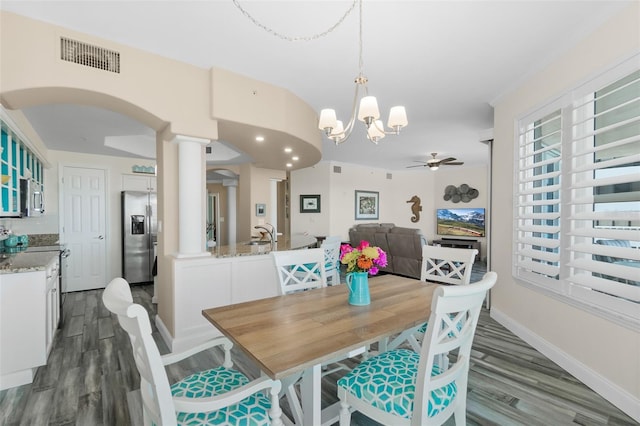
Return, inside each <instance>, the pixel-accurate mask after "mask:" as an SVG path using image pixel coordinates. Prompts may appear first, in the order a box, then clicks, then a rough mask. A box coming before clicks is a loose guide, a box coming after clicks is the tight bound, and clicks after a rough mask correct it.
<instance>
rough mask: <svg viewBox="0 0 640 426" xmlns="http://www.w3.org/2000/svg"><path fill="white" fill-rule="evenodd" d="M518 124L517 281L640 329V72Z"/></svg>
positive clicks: (620, 73)
mask: <svg viewBox="0 0 640 426" xmlns="http://www.w3.org/2000/svg"><path fill="white" fill-rule="evenodd" d="M628 66H629V65H626V67H628ZM636 68H637V66H636ZM518 127H519V137H518V150H517V153H516V156H517V158H516V160H515V161H516V170H517V185H516V188H515V200H516V203H515V204H516V205H515V212H514V213H515V214H514V220H515V223H514V232H515V238H514V245H515V246H514V256H515V257H514V263H513V269H514V276H516V277H517V278H519V280H520V281H521V282H524V283H529V284H533V285H535V286H537V287H541V288H544V289H547V290H549V291H551V292H553V293H555V294H558V295H560V296H562V297H564V298H568V299H570V301H571V302H575V303H577V304H579V305H581V306H588V307H589V308H591V309H593V310H595V311H597V312H600V313H602V314H604V315H605V316H607V317H610V318H615V319H617V320H620V321H622V322H624V323H625V324H633V326H634V327H640V279H639V278H638V277H639V276H640V178H639V177H640V70H637V69H633V68H632V70H630V69H628V68H627V69H625V66H621V67H618V68H617V69H616V70H614V71H611V72H610V73H609V74H608V75H603V76H600V77H598V78H597V79H594V80H593V81H591V82H589V83H587V84H585V85H583V86H581V87H579V88H577V89H575V90H573V91H571V92H570V93H567V94H566V95H565V96H563V97H562V98H561V99H559V100H557V101H555V102H554V103H552V104H549V105H547V106H545V107H544V108H542V109H540V110H539V111H537V112H535V113H533V114H531V115H529V116H527V117H524V118H523V119H521V120H520V121H519V123H518Z"/></svg>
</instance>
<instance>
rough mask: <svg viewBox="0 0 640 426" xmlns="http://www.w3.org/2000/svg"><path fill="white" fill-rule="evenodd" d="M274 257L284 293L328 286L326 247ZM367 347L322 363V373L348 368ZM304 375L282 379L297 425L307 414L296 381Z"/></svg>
mask: <svg viewBox="0 0 640 426" xmlns="http://www.w3.org/2000/svg"><path fill="white" fill-rule="evenodd" d="M271 257H272V258H273V262H274V265H275V267H276V271H277V275H278V282H279V283H280V294H281V295H283V296H284V295H287V294H291V293H294V292H298V291H305V290H312V289H315V288H321V287H326V286H327V275H326V272H325V251H324V249H322V248H316V249H307V250H288V251H272V252H271ZM365 350H366V348H365V347H362V348H359V349H356V350H353V351H351V352H349V353H348V354H345V356H343V357H339V358H336V359H333V360H330V361H328V362H326V363H325V364H323V366H322V370H323V371H322V375H323V376H325V375H327V374H331V373H334V372H336V371H339V370H343V369H346V370H348V368H347V367H346V365H344V364H342V363H340V361H342V360H343V359H345V358H350V357H354V356H356V355H359V354H361V353H364V352H365ZM329 364H335V365H333V367H334V368H332V369H329V368H328V365H329ZM301 378H302V373H298V374H293V375H291V376H287V377H285V378H283V379H282V393H284V395H285V396H286V398H287V401H288V403H289V407H290V408H291V414H292V415H293V418H294V422H295V424H296V425H302V417H303V413H302V405H301V403H300V399H299V398H298V394H297V393H296V389H295V385H296V383H298V381H299V380H300V379H301Z"/></svg>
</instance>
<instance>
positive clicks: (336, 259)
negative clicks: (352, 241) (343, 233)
mask: <svg viewBox="0 0 640 426" xmlns="http://www.w3.org/2000/svg"><path fill="white" fill-rule="evenodd" d="M320 248H321V249H323V250H324V269H325V272H326V274H327V285H338V284H340V239H339V238H338V237H333V238H332V237H327V239H325V240H324V241H323V242H322V245H321V246H320Z"/></svg>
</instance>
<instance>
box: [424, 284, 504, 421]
mask: <svg viewBox="0 0 640 426" xmlns="http://www.w3.org/2000/svg"><path fill="white" fill-rule="evenodd" d="M497 278H498V275H497V274H496V273H495V272H487V273H486V274H485V275H484V277H483V278H482V280H480V281H478V282H476V283H473V284H469V285H465V286H441V287H439V288H438V289H436V291H435V292H434V296H433V301H432V303H431V316H430V317H429V323H428V324H429V325H428V327H427V332H426V334H425V337H424V340H423V341H422V348H421V351H420V363H419V365H418V377H417V378H416V393H415V401H414V406H413V421H412V424H440V423H442V422H443V421H444V420H445V419H447V418H449V416H451V414H452V413H455V416H456V419H455V420H456V424H463V423H459V422H460V421H464V419H465V416H466V414H465V412H466V399H467V384H468V373H469V359H470V356H471V344H472V343H473V336H474V334H475V331H476V326H477V325H478V318H479V316H480V310H481V308H482V303H483V301H484V298H485V296H486V294H487V291H488V290H489V289H490V288H491V287H493V285H494V284H495V283H496V280H497ZM456 349H458V352H457V354H456V356H455V358H456V359H455V360H454V361H453V362H450V363H449V365H448V367H446V369H443V370H441V371H440V373H439V374H437V375H433V373H432V370H433V367H434V362H435V361H436V359H437V357H438V356H439V355H440V354H446V353H449V352H451V351H453V350H456ZM436 368H438V367H436ZM441 368H442V367H441ZM454 382H455V385H456V387H457V394H456V396H455V400H454V401H453V403H452V404H450V405H449V406H447V407H446V408H445V409H444V410H442V411H441V412H440V413H438V414H437V415H436V416H434V417H430V418H428V419H425V418H424V417H425V416H426V413H427V403H428V400H429V396H430V395H431V392H432V391H434V390H436V389H440V388H442V387H445V386H447V385H448V384H450V383H454Z"/></svg>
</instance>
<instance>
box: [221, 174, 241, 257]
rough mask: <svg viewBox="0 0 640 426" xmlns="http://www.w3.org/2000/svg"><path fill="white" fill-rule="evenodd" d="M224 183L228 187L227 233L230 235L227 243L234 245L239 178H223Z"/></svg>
mask: <svg viewBox="0 0 640 426" xmlns="http://www.w3.org/2000/svg"><path fill="white" fill-rule="evenodd" d="M222 185H223V186H225V187H226V188H227V218H226V219H225V220H226V221H227V235H228V236H229V238H228V242H227V244H229V245H230V246H231V245H234V244H235V243H236V227H237V225H236V215H237V211H236V204H237V188H238V179H223V180H222Z"/></svg>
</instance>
